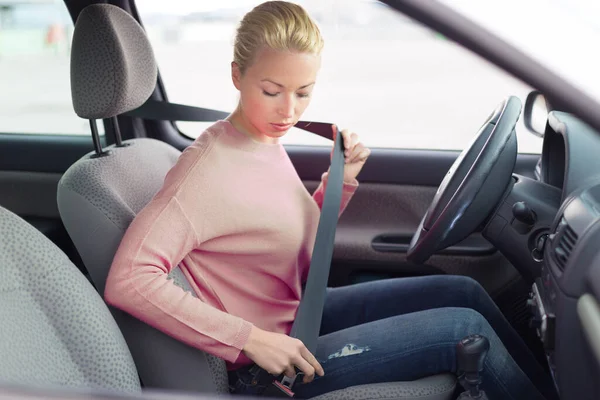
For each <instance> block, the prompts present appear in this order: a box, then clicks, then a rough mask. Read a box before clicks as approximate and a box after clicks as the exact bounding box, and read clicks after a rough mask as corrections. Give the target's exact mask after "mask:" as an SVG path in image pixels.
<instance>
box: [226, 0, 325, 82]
mask: <svg viewBox="0 0 600 400" xmlns="http://www.w3.org/2000/svg"><path fill="white" fill-rule="evenodd" d="M323 45H324V42H323V38H322V37H321V32H320V30H319V27H318V26H317V24H316V23H315V22H314V21H313V20H312V18H311V17H310V16H309V15H308V13H307V12H306V11H305V10H304V9H303V8H302V7H301V6H299V5H297V4H294V3H290V2H287V1H267V2H265V3H262V4H260V5H258V6H256V7H254V8H253V9H252V10H251V11H250V12H248V13H247V14H246V15H245V16H244V18H243V19H242V21H241V22H240V24H239V26H238V28H237V32H236V36H235V42H234V49H233V61H234V62H235V63H236V64H237V65H238V67H239V68H240V71H241V72H242V74H243V73H244V72H245V71H246V69H247V68H248V67H249V66H250V64H252V61H253V59H254V56H255V55H256V53H257V52H258V51H259V50H260V49H261V48H262V47H264V46H266V47H269V48H271V49H274V50H282V51H286V50H287V51H297V52H301V53H313V54H320V53H321V50H322V49H323Z"/></svg>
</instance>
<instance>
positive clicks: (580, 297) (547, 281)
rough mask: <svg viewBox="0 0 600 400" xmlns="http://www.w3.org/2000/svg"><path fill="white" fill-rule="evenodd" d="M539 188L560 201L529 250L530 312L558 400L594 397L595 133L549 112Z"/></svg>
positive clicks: (597, 394) (598, 151)
mask: <svg viewBox="0 0 600 400" xmlns="http://www.w3.org/2000/svg"><path fill="white" fill-rule="evenodd" d="M539 182H540V184H543V185H547V186H548V187H552V188H556V189H558V193H560V202H558V211H557V212H556V213H555V214H554V217H553V219H552V223H551V224H550V225H549V227H548V229H547V231H546V232H545V233H543V234H541V235H538V236H537V238H536V242H535V244H534V247H535V249H534V250H537V252H538V253H539V254H538V259H537V261H538V262H539V264H540V273H539V274H538V276H537V277H536V278H535V280H534V284H533V286H532V291H531V295H530V299H529V301H528V306H529V307H530V310H531V311H532V313H533V315H534V318H533V321H532V322H533V324H534V326H535V327H536V328H537V332H538V336H539V337H540V339H541V340H542V342H543V344H544V348H545V351H546V355H547V358H548V362H549V365H550V368H551V370H552V372H553V375H554V378H555V382H556V384H557V388H558V390H559V393H560V397H561V399H562V400H570V399H598V398H600V379H599V378H600V133H598V132H596V131H594V130H593V129H592V128H590V127H589V126H588V125H586V124H585V123H583V122H581V121H580V120H578V119H577V118H576V117H575V116H573V115H571V114H567V113H562V112H555V111H553V112H551V113H550V114H549V117H548V123H547V126H546V132H545V134H544V143H543V148H542V156H541V164H540V170H539Z"/></svg>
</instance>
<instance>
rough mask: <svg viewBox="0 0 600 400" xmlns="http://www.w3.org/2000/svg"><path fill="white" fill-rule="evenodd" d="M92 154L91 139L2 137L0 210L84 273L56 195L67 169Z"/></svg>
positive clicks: (0, 148)
mask: <svg viewBox="0 0 600 400" xmlns="http://www.w3.org/2000/svg"><path fill="white" fill-rule="evenodd" d="M101 141H102V143H103V145H104V139H102V140H101ZM91 150H93V145H92V139H91V136H89V137H88V136H68V135H65V136H57V135H12V134H0V206H2V207H4V208H6V209H8V210H10V211H12V212H14V213H15V214H17V215H19V216H20V217H21V218H23V219H25V220H26V221H27V222H29V223H30V224H32V225H33V226H35V227H36V228H37V229H38V230H40V231H41V232H42V233H43V234H44V235H46V236H47V237H48V238H49V239H50V240H52V241H53V242H54V243H55V244H56V245H57V246H58V247H60V248H61V249H62V250H63V251H64V252H65V253H66V254H67V255H68V256H69V258H70V259H71V260H72V261H73V262H74V263H75V264H76V265H77V266H78V267H79V268H80V269H82V271H83V270H84V269H83V264H82V263H81V260H80V259H79V255H78V254H77V252H76V250H75V248H74V246H73V243H72V242H71V240H70V238H69V236H68V234H67V232H66V230H65V228H64V226H63V224H62V222H61V220H60V215H59V213H58V206H57V204H56V191H57V187H58V181H59V180H60V178H61V176H62V174H63V173H64V172H65V171H66V170H67V168H69V166H70V165H71V164H72V163H74V162H75V161H76V160H77V159H79V158H80V157H82V156H83V155H84V154H86V153H88V152H89V151H91Z"/></svg>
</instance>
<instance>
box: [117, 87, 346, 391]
mask: <svg viewBox="0 0 600 400" xmlns="http://www.w3.org/2000/svg"><path fill="white" fill-rule="evenodd" d="M124 115H126V116H130V117H137V118H143V119H152V120H162V121H196V122H210V121H216V120H219V119H224V118H226V117H227V116H229V113H226V112H223V111H217V110H211V109H206V108H200V107H193V106H186V105H182V104H175V103H168V102H163V101H157V100H152V99H149V100H148V101H146V103H144V104H143V105H142V106H140V107H139V108H137V109H135V110H133V111H130V112H128V113H125V114H124ZM294 126H295V127H296V128H300V129H303V130H305V131H308V132H311V133H314V134H316V135H318V136H321V137H324V138H326V139H331V137H332V135H333V131H332V124H329V123H324V122H310V121H299V122H298V123H297V124H296V125H294ZM343 184H344V143H343V139H342V135H341V134H339V133H338V134H337V135H336V137H335V140H334V144H333V152H332V156H331V167H330V169H329V176H328V179H327V186H326V187H325V195H324V198H323V204H322V205H321V215H320V217H319V224H318V227H317V234H316V237H315V244H314V248H313V253H312V258H311V260H310V268H309V270H308V277H307V280H306V286H305V288H304V293H303V295H302V299H301V300H300V305H299V307H298V312H297V314H296V318H295V319H294V323H293V324H292V329H291V331H290V335H289V336H290V337H293V338H296V339H299V340H300V341H302V343H304V345H305V346H306V348H307V349H308V351H310V352H311V353H312V354H315V352H316V350H317V342H318V339H319V331H320V329H321V319H322V316H323V307H324V305H325V295H326V290H327V281H328V279H329V270H330V267H331V259H332V257H333V248H334V245H335V231H336V227H337V223H338V219H339V214H340V208H341V202H342V190H343ZM296 372H297V373H296V375H295V376H294V377H293V378H288V377H287V376H285V375H280V376H279V377H277V378H276V379H274V380H273V381H272V383H273V385H269V386H268V387H267V389H266V390H265V392H264V393H263V396H267V397H281V394H282V392H283V393H284V394H286V395H288V396H290V397H293V396H294V392H293V386H294V384H295V383H296V380H297V379H298V377H299V376H300V375H301V374H299V373H298V372H299V370H298V369H297V368H296ZM258 374H259V375H261V376H256V378H257V380H258V381H261V382H262V381H263V380H264V379H265V377H266V379H271V380H272V379H273V376H270V378H269V377H268V376H267V375H270V374H268V372H267V371H265V370H263V369H262V368H260V371H259V372H258Z"/></svg>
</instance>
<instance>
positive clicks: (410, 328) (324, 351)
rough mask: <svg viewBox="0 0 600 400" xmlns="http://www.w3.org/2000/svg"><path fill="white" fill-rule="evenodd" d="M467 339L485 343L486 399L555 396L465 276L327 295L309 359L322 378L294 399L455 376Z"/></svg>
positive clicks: (335, 291) (539, 370)
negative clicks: (461, 344) (458, 352)
mask: <svg viewBox="0 0 600 400" xmlns="http://www.w3.org/2000/svg"><path fill="white" fill-rule="evenodd" d="M470 334H480V335H483V336H486V337H487V338H488V339H489V341H490V350H489V352H488V354H487V358H486V361H485V371H484V374H483V383H482V389H483V390H485V391H486V394H487V395H488V398H489V400H500V399H514V400H518V399H527V400H534V399H540V400H541V399H544V398H545V399H548V400H549V399H557V398H558V396H557V394H556V392H555V390H554V385H553V383H552V380H551V378H550V377H549V375H548V373H547V372H546V371H545V370H544V369H543V368H542V366H541V365H539V363H538V362H537V361H536V359H535V357H534V356H533V354H532V353H531V351H530V350H529V349H528V348H527V346H526V345H525V343H524V342H523V341H522V340H521V338H520V337H519V335H518V334H517V333H516V332H515V331H514V330H513V329H512V327H511V325H510V323H509V322H508V321H507V320H506V319H505V318H504V316H503V315H502V313H501V312H500V310H499V309H498V307H497V306H496V304H495V303H494V302H493V300H492V299H491V298H490V297H489V296H488V294H487V293H486V292H485V290H484V289H483V288H482V287H481V286H480V285H479V284H478V283H477V282H476V281H475V280H473V279H470V278H467V277H462V276H437V275H436V276H426V277H417V278H400V279H389V280H381V281H373V282H368V283H362V284H358V285H352V286H346V287H341V288H334V289H329V290H328V294H327V300H326V303H325V309H324V311H323V322H322V325H321V336H320V338H319V343H318V347H317V351H316V354H315V356H316V357H317V359H318V360H319V362H320V363H321V365H322V366H323V369H324V370H325V376H323V377H319V376H315V379H314V381H313V382H311V383H308V384H302V383H301V382H299V383H297V384H296V385H295V386H294V391H295V393H296V397H299V398H309V397H314V396H318V395H320V394H323V393H327V392H331V391H334V390H338V389H342V388H345V387H349V386H356V385H363V384H370V383H379V382H394V381H409V380H415V379H419V378H422V377H425V376H430V375H435V374H439V373H444V372H456V354H455V353H456V351H455V349H456V344H457V343H458V341H459V340H461V339H462V338H464V337H465V336H468V335H470ZM344 350H345V351H344ZM233 374H235V372H233Z"/></svg>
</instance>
